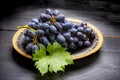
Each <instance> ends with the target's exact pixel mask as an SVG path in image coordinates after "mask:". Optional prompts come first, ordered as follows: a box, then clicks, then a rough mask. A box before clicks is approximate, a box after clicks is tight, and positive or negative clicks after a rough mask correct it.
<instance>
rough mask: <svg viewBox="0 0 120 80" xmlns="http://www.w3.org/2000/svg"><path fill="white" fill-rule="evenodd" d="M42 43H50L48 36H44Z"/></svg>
mask: <svg viewBox="0 0 120 80" xmlns="http://www.w3.org/2000/svg"><path fill="white" fill-rule="evenodd" d="M42 43H43V44H44V45H45V46H47V45H48V43H49V41H48V39H47V38H46V37H42Z"/></svg>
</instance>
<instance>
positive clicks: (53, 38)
mask: <svg viewBox="0 0 120 80" xmlns="http://www.w3.org/2000/svg"><path fill="white" fill-rule="evenodd" d="M49 41H50V42H51V43H53V42H55V35H51V36H49Z"/></svg>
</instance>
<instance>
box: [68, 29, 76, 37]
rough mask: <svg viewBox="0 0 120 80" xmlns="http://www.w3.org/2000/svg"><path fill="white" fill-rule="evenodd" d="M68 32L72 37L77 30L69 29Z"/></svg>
mask: <svg viewBox="0 0 120 80" xmlns="http://www.w3.org/2000/svg"><path fill="white" fill-rule="evenodd" d="M69 31H70V32H71V35H72V36H74V35H75V34H76V33H77V29H75V28H71V29H70V30H69Z"/></svg>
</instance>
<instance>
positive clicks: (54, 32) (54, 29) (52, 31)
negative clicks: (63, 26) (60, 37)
mask: <svg viewBox="0 0 120 80" xmlns="http://www.w3.org/2000/svg"><path fill="white" fill-rule="evenodd" d="M50 32H51V33H53V34H56V33H57V28H56V27H55V26H53V25H51V26H50Z"/></svg>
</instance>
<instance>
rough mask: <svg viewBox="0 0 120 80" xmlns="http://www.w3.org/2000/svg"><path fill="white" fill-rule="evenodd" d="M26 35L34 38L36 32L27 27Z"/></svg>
mask: <svg viewBox="0 0 120 80" xmlns="http://www.w3.org/2000/svg"><path fill="white" fill-rule="evenodd" d="M24 35H25V36H29V37H31V38H33V37H34V36H35V35H36V33H35V32H34V31H32V30H29V29H26V31H25V33H24Z"/></svg>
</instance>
